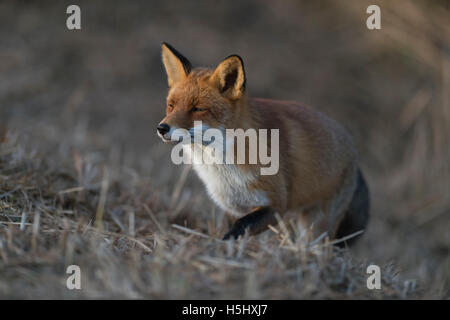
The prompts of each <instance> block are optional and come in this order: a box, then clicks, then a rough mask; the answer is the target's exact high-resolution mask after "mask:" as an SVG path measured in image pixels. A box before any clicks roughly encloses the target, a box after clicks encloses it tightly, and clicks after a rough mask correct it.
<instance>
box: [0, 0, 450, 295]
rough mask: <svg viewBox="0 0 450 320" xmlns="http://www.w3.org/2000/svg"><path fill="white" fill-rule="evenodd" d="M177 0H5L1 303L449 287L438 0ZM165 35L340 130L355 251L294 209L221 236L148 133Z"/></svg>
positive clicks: (155, 115) (183, 172) (0, 73)
mask: <svg viewBox="0 0 450 320" xmlns="http://www.w3.org/2000/svg"><path fill="white" fill-rule="evenodd" d="M189 3H190V2H189V1H183V2H181V1H180V2H171V1H160V2H153V1H141V2H139V1H129V2H125V1H121V2H119V1H95V2H93V1H78V4H79V5H80V7H81V10H82V30H80V31H69V30H67V28H66V25H65V21H66V17H67V14H66V12H65V11H66V7H67V5H68V4H71V3H69V2H66V1H39V2H27V1H0V298H4V299H11V298H21V299H22V298H25V299H30V298H37V299H75V298H85V299H90V298H148V299H202V298H203V299H434V298H435V299H448V298H450V232H449V230H450V19H449V17H450V4H449V1H437V0H436V1H412V0H411V1H409V0H402V1H360V0H352V1H350V0H347V1H331V0H330V1H293V0H292V1H280V2H278V1H277V2H275V1H269V0H265V1H256V0H251V1H250V0H249V1H239V2H231V1H205V2H203V1H196V2H195V3H196V4H195V5H194V4H189ZM369 4H379V5H380V7H381V12H382V13H381V21H382V29H381V30H373V31H370V30H368V29H367V28H366V18H367V16H368V15H367V14H366V8H367V6H368V5H369ZM162 41H167V42H169V43H171V44H172V45H174V46H175V47H176V48H177V49H179V50H180V51H181V52H182V53H183V54H185V55H186V56H187V57H188V58H189V59H190V60H191V61H192V62H193V64H194V66H199V65H204V66H210V67H214V66H215V65H216V64H217V63H219V62H220V61H221V59H222V58H224V57H226V56H228V55H230V54H233V53H236V54H239V55H241V56H242V57H243V59H244V62H245V66H246V72H247V77H248V79H247V80H248V88H249V92H250V94H251V95H252V96H258V97H265V98H273V99H285V100H297V101H300V102H303V103H306V104H309V105H312V106H314V107H315V108H317V109H319V110H321V111H323V112H324V113H326V114H328V115H329V116H331V117H333V118H335V119H337V120H338V121H340V122H341V123H342V124H344V125H345V126H346V127H347V128H348V129H349V130H350V131H351V133H352V134H353V136H354V138H355V141H356V144H357V146H358V150H359V153H360V162H361V166H362V169H363V171H364V172H365V174H366V176H367V180H368V184H369V186H370V190H371V201H372V204H371V206H372V207H371V221H370V224H369V228H368V230H367V232H366V233H365V235H364V236H363V237H362V238H361V240H360V241H359V242H358V243H357V245H356V246H355V247H353V248H350V249H345V250H337V249H334V248H333V246H332V245H331V244H330V243H329V242H320V241H316V242H315V241H314V239H311V238H310V237H309V236H308V232H304V231H302V230H300V229H299V227H298V225H297V222H296V220H295V219H294V218H286V219H285V220H284V221H283V223H282V224H281V225H279V226H277V227H276V228H274V229H272V230H269V231H267V232H265V233H263V234H261V235H259V236H256V237H246V238H244V239H242V240H239V241H233V242H232V241H228V242H223V241H221V240H220V239H221V237H222V236H223V234H224V233H225V231H227V228H228V226H229V225H230V224H231V222H232V221H231V220H230V219H229V218H228V217H227V215H225V214H224V212H223V211H222V210H220V209H219V208H217V207H215V205H214V204H213V203H212V202H211V201H210V200H209V199H208V197H207V194H206V191H205V189H204V188H203V186H202V185H201V182H200V180H199V179H198V178H197V177H196V176H195V174H194V173H193V172H192V171H190V170H189V167H182V166H175V165H174V164H172V162H171V161H170V147H169V146H168V145H164V144H163V143H162V142H161V141H160V140H159V138H158V137H157V136H156V134H155V127H156V124H157V123H158V122H159V121H160V119H162V117H163V114H164V106H165V95H166V92H167V88H166V75H165V73H164V70H163V67H162V64H161V59H160V43H161V42H162ZM71 264H76V265H79V266H80V268H81V274H82V280H81V285H82V289H81V290H68V289H67V288H66V279H67V277H68V275H67V274H66V267H67V266H68V265H71ZM370 264H376V265H379V266H380V267H381V275H382V288H381V289H380V290H368V289H367V287H366V279H367V277H368V275H367V274H366V267H367V266H368V265H370Z"/></svg>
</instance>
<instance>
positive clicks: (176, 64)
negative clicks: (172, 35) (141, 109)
mask: <svg viewBox="0 0 450 320" xmlns="http://www.w3.org/2000/svg"><path fill="white" fill-rule="evenodd" d="M161 55H162V60H163V64H164V67H165V68H166V72H167V80H168V82H169V87H172V86H173V85H174V84H175V83H177V82H179V81H181V80H183V79H185V78H186V77H187V76H188V74H189V73H190V72H191V63H190V62H189V60H188V59H186V58H185V57H184V56H183V55H182V54H181V53H179V52H178V51H177V50H175V48H174V47H172V46H171V45H170V44H168V43H166V42H163V43H162V45H161Z"/></svg>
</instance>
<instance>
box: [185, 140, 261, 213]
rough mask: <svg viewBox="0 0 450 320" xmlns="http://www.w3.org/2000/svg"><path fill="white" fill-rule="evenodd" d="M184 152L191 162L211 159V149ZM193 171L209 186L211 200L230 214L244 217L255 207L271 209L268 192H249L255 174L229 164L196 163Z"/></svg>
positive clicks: (187, 148)
mask: <svg viewBox="0 0 450 320" xmlns="http://www.w3.org/2000/svg"><path fill="white" fill-rule="evenodd" d="M183 150H184V152H187V154H188V155H189V157H190V158H191V159H192V156H195V157H197V159H204V160H207V159H208V157H211V154H210V152H209V151H210V150H208V147H207V146H197V145H195V146H194V147H192V145H186V146H183ZM199 157H200V158H199ZM201 157H203V158H201ZM204 162H206V161H204ZM211 162H212V161H211ZM193 167H194V169H195V171H196V172H197V174H198V176H199V177H200V179H201V180H202V181H203V183H204V184H205V186H206V189H207V190H208V193H209V195H210V197H211V198H212V199H213V200H214V202H216V203H217V204H218V205H219V206H220V207H221V208H222V209H224V210H226V211H228V212H229V213H231V214H234V215H236V216H238V217H240V216H243V215H246V214H247V213H249V212H250V211H252V209H254V208H255V207H261V206H267V205H269V200H268V198H267V196H266V194H265V192H263V191H260V190H255V189H250V188H249V185H250V184H251V183H252V182H254V181H255V180H256V179H257V174H256V173H255V172H252V171H250V170H243V169H241V168H240V167H238V166H236V165H234V164H225V163H224V164H205V163H198V164H197V163H193Z"/></svg>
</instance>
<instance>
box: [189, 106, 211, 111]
mask: <svg viewBox="0 0 450 320" xmlns="http://www.w3.org/2000/svg"><path fill="white" fill-rule="evenodd" d="M206 110H208V109H203V108H197V107H193V108H192V109H191V111H192V112H199V111H206Z"/></svg>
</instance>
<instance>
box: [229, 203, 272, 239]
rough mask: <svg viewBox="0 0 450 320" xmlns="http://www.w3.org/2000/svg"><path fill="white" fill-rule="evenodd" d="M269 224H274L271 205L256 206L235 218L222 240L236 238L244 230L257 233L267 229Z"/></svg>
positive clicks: (242, 233)
mask: <svg viewBox="0 0 450 320" xmlns="http://www.w3.org/2000/svg"><path fill="white" fill-rule="evenodd" d="M269 224H271V225H276V224H277V220H276V218H275V211H274V210H273V209H272V208H271V207H262V208H258V209H256V210H255V211H253V212H251V213H249V214H247V215H246V216H244V217H242V218H240V219H239V220H237V221H236V222H235V223H234V224H233V227H232V228H231V230H230V231H228V232H227V233H226V234H225V236H224V237H223V240H228V239H230V238H234V239H237V238H239V236H243V235H244V234H245V230H247V229H248V230H249V232H250V234H251V235H255V234H258V233H260V232H262V231H264V230H266V229H267V227H268V226H269Z"/></svg>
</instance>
